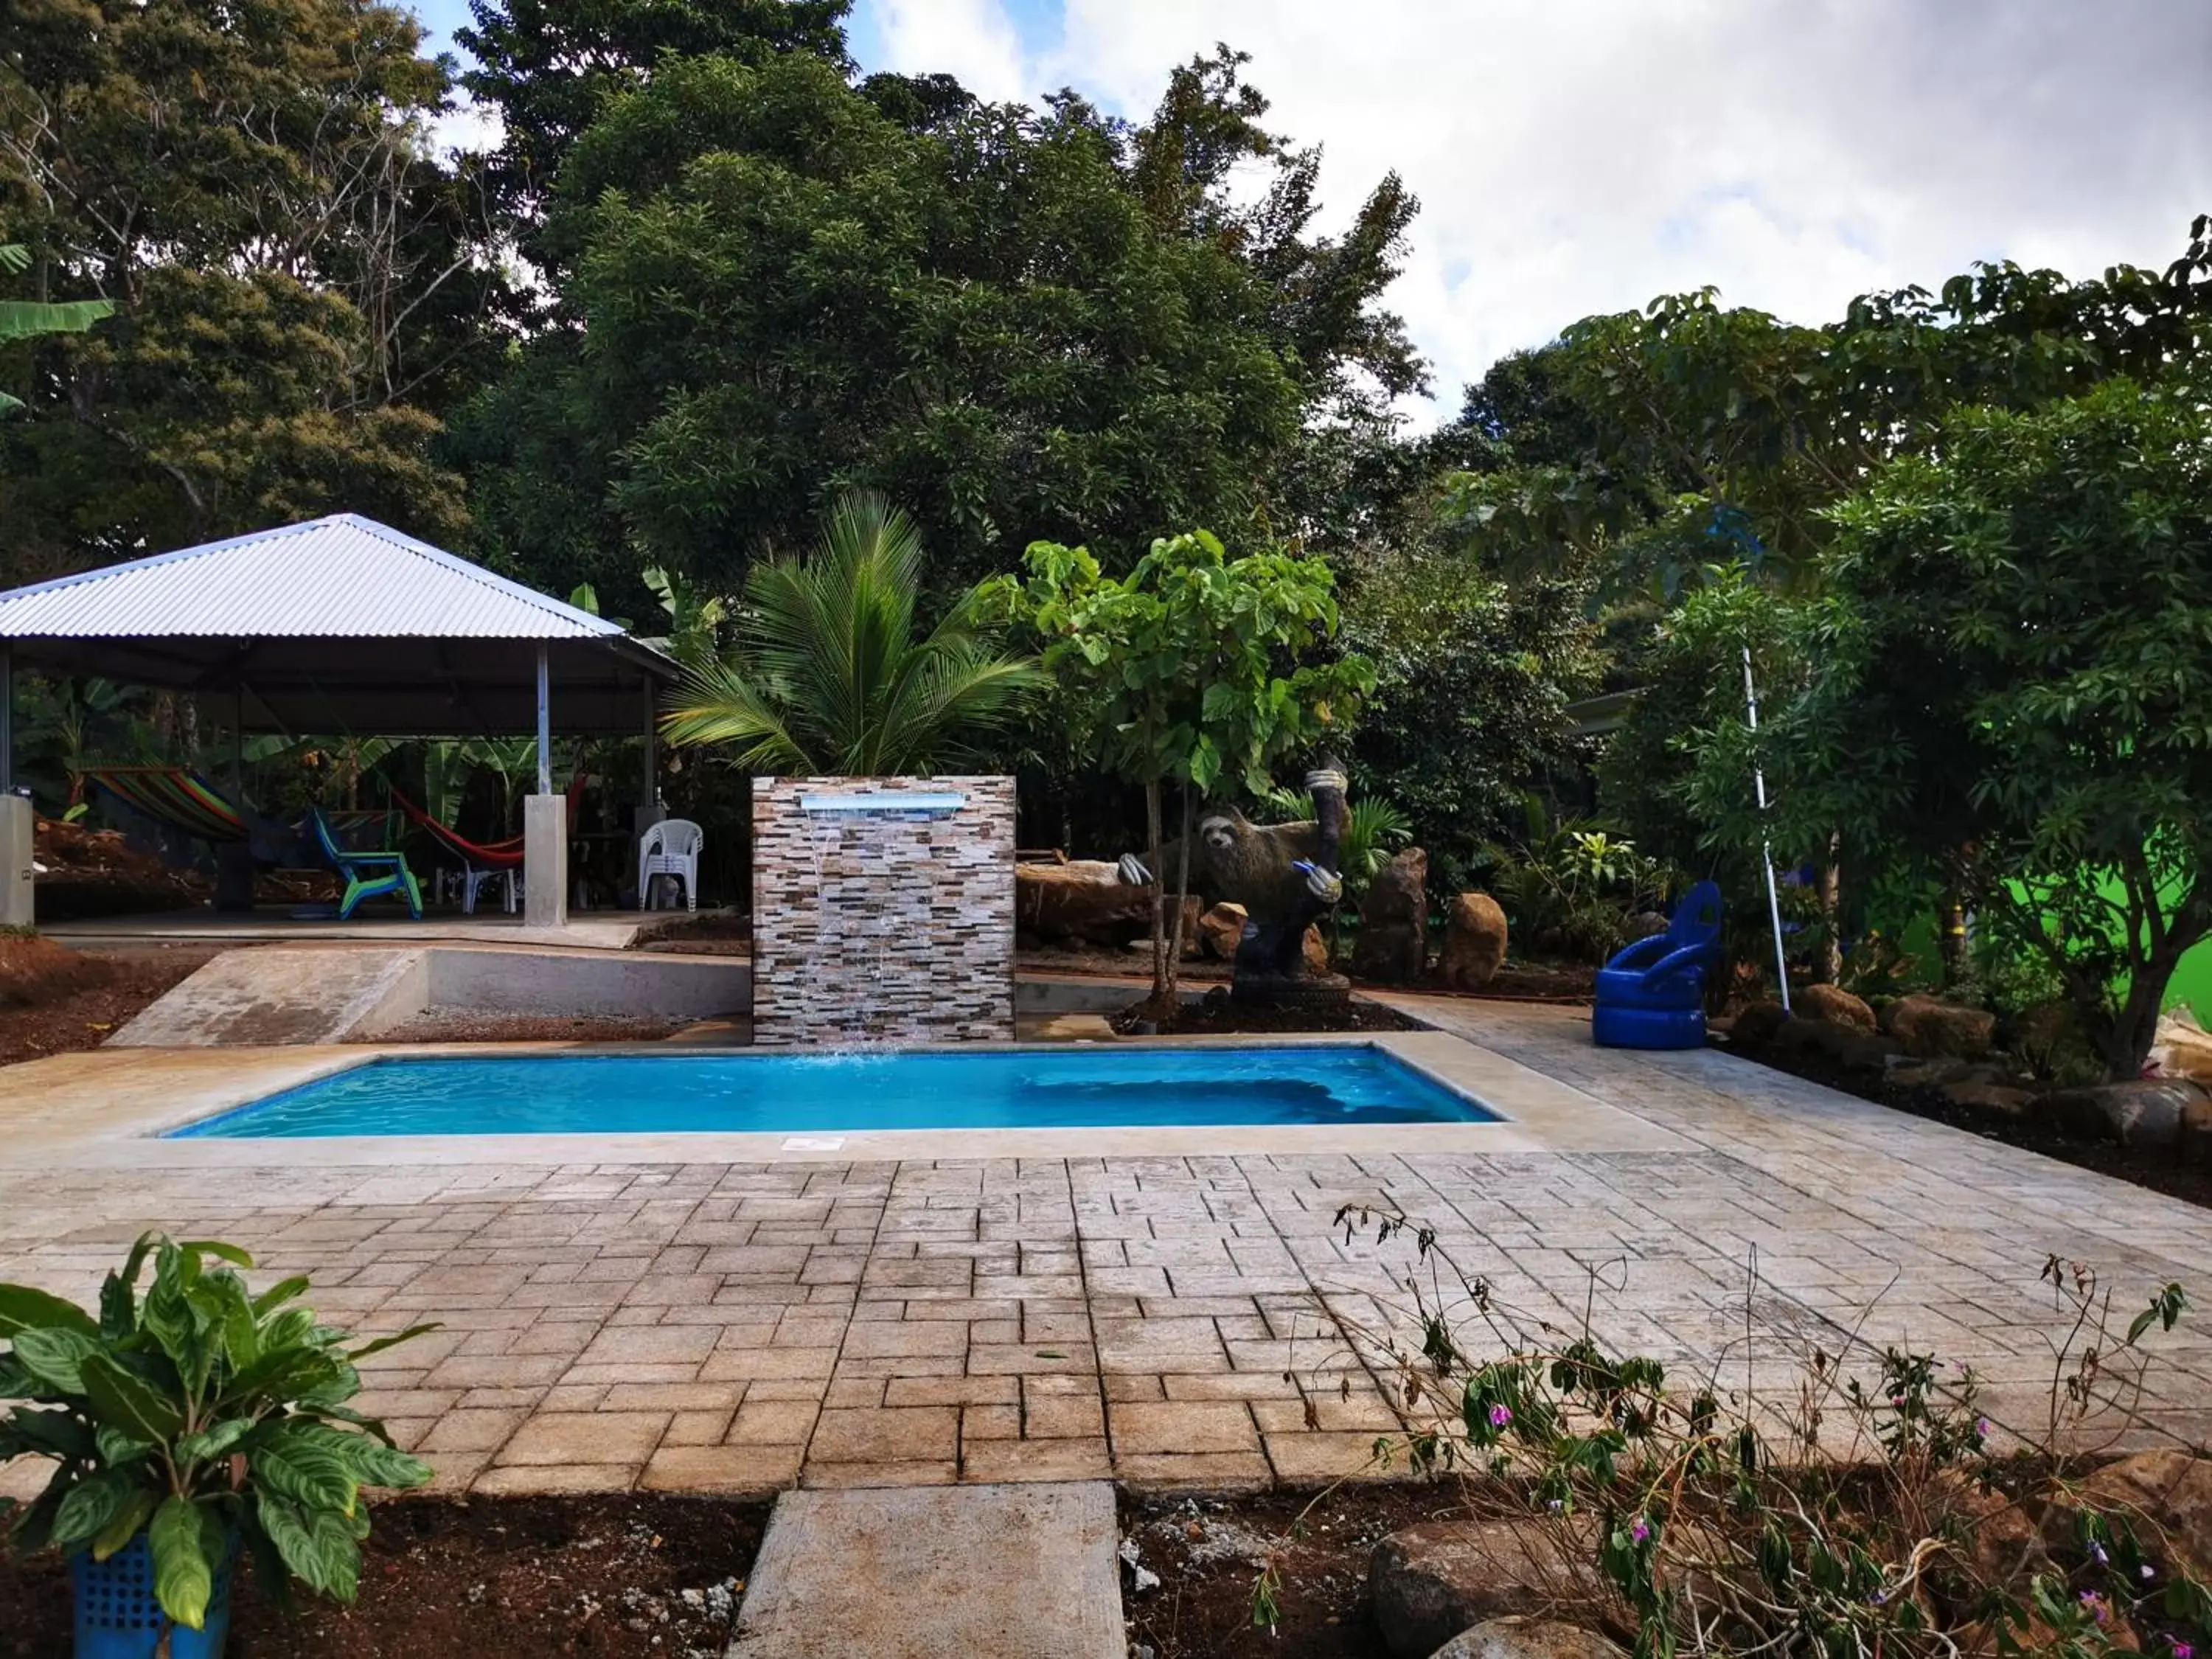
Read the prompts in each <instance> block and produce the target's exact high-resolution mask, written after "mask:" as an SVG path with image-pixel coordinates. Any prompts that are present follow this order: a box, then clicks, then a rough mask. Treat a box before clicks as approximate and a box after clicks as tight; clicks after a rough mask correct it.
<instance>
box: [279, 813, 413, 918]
mask: <svg viewBox="0 0 2212 1659" xmlns="http://www.w3.org/2000/svg"><path fill="white" fill-rule="evenodd" d="M307 823H308V825H309V827H310V828H311V829H313V831H314V836H315V844H316V845H317V846H318V847H319V848H322V853H323V856H324V857H325V858H326V859H328V860H330V865H331V869H333V870H335V871H337V872H338V879H339V880H341V881H343V882H344V883H345V892H344V894H343V896H341V897H340V898H339V900H338V920H339V921H350V920H351V919H352V916H353V913H354V910H355V908H356V906H358V905H359V904H360V903H361V902H362V900H363V899H373V898H383V897H386V896H392V897H394V898H402V899H404V900H406V901H407V913H408V915H411V916H412V917H414V919H415V920H416V921H422V889H421V888H420V887H418V886H417V885H416V883H415V872H413V871H412V870H410V869H409V868H408V867H407V855H406V854H404V853H356V852H354V851H353V850H352V849H350V848H345V847H341V846H339V845H338V838H337V836H336V835H334V834H333V833H331V824H330V820H329V819H328V818H325V817H324V816H323V811H322V808H320V807H319V806H311V807H309V808H308V809H307Z"/></svg>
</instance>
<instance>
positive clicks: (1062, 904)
mask: <svg viewBox="0 0 2212 1659" xmlns="http://www.w3.org/2000/svg"><path fill="white" fill-rule="evenodd" d="M1168 920H1169V921H1170V922H1173V921H1174V920H1175V918H1174V916H1172V915H1170V917H1169V918H1168ZM1014 925H1015V926H1016V927H1018V928H1019V929H1020V930H1021V931H1022V932H1023V933H1034V934H1036V936H1037V937H1038V938H1040V939H1052V940H1072V941H1074V942H1076V943H1079V944H1085V945H1127V944H1128V943H1129V942H1130V941H1131V940H1133V939H1144V938H1149V937H1150V936H1151V934H1152V889H1151V888H1150V887H1149V886H1141V887H1140V886H1133V885H1131V884H1128V883H1127V882H1124V881H1122V880H1121V878H1119V877H1118V876H1117V875H1116V874H1115V866H1112V865H1110V864H1108V863H1105V862H1103V860H1085V859H1079V860H1073V861H1072V862H1070V863H1066V864H1036V863H1033V864H1018V865H1016V866H1014Z"/></svg>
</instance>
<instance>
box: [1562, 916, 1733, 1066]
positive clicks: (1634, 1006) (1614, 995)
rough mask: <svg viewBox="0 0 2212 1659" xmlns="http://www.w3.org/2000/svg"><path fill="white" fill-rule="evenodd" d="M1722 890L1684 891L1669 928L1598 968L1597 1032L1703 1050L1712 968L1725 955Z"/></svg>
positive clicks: (1607, 1041) (1626, 1042)
mask: <svg viewBox="0 0 2212 1659" xmlns="http://www.w3.org/2000/svg"><path fill="white" fill-rule="evenodd" d="M1720 937H1721V890H1720V888H1719V887H1718V886H1717V885H1716V884H1714V883H1712V882H1710V881H1701V882H1699V884H1697V885H1696V886H1695V887H1692V889H1690V890H1689V891H1688V892H1686V893H1685V894H1683V895H1682V902H1680V904H1678V905H1676V906H1675V907H1674V921H1673V922H1672V923H1671V924H1669V926H1668V929H1667V931H1666V932H1665V933H1656V934H1654V935H1653V936H1652V937H1651V938H1650V939H1638V940H1637V941H1636V943H1635V944H1633V945H1630V946H1628V947H1627V949H1626V950H1624V951H1620V953H1619V954H1618V955H1616V956H1615V957H1613V960H1612V961H1611V962H1608V963H1606V965H1605V966H1604V967H1602V968H1601V969H1598V975H1597V1004H1596V1006H1595V1007H1594V1008H1592V1009H1591V1010H1590V1035H1591V1036H1593V1037H1595V1039H1596V1040H1597V1042H1599V1043H1600V1044H1601V1046H1602V1047H1605V1048H1703V1047H1704V1046H1705V969H1706V968H1707V967H1709V966H1710V965H1711V963H1712V962H1713V960H1714V958H1715V957H1717V956H1718V954H1719V950H1720Z"/></svg>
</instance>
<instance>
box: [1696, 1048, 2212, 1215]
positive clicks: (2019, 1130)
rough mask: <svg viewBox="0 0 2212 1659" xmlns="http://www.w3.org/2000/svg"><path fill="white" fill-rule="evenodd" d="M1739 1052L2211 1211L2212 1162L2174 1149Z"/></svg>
mask: <svg viewBox="0 0 2212 1659" xmlns="http://www.w3.org/2000/svg"><path fill="white" fill-rule="evenodd" d="M1739 1057H1740V1058H1741V1059H1745V1060H1756V1061H1758V1062H1759V1064H1761V1065H1763V1066H1772V1067H1773V1068H1774V1069H1775V1070H1776V1071H1778V1072H1787V1073H1790V1075H1791V1076H1792V1077H1802V1078H1803V1079H1806V1080H1807V1081H1808V1082H1810V1083H1819V1084H1823V1085H1826V1086H1827V1087H1828V1088H1831V1089H1834V1090H1836V1091H1838V1092H1839V1093H1842V1094H1847V1095H1857V1097H1859V1098H1860V1099H1861V1100H1870V1101H1873V1102H1874V1103H1875V1104H1876V1105H1880V1106H1887V1107H1891V1108H1893V1109H1895V1110H1898V1111H1900V1112H1910V1113H1911V1114H1912V1115H1914V1116H1915V1117H1924V1118H1929V1119H1932V1120H1933V1121H1936V1122H1937V1123H1947V1124H1948V1125H1950V1126H1951V1127H1953V1128H1954V1129H1964V1130H1966V1132H1967V1133H1970V1134H1978V1135H1980V1136H1981V1137H1982V1138H1983V1139H1985V1140H1996V1141H2002V1143H2004V1145H2006V1146H2018V1147H2020V1148H2021V1149H2022V1150H2023V1151H2025V1152H2040V1153H2042V1154H2043V1155H2044V1156H2045V1158H2057V1160H2058V1161H2059V1162H2060V1163H2062V1164H2074V1165H2075V1167H2077V1168H2079V1169H2083V1170H2095V1171H2096V1172H2097V1173H2098V1174H2099V1175H2108V1176H2112V1177H2114V1178H2115V1179H2116V1180H2119V1181H2126V1182H2133V1183H2134V1184H2135V1185H2136V1186H2138V1187H2147V1188H2149V1189H2150V1190H2151V1191H2153V1192H2154V1193H2164V1194H2166V1196H2167V1197H2168V1198H2178V1199H2180V1200H2183V1201H2184V1202H2185V1203H2189V1204H2194V1205H2197V1206H2200V1207H2201V1208H2204V1209H2212V1165H2204V1164H2184V1163H2183V1162H2181V1161H2180V1159H2179V1158H2176V1157H2175V1156H2174V1155H2173V1153H2172V1151H2171V1150H2170V1149H2160V1148H2152V1147H2130V1146H2121V1145H2120V1144H2119V1143H2118V1142H2117V1141H2111V1140H2089V1139H2081V1138H2078V1137H2075V1136H2073V1135H2068V1134H2062V1133H2059V1131H2058V1130H2057V1127H2055V1126H2053V1125H2051V1123H2050V1122H2048V1121H2041V1120H2034V1121H2031V1120H2026V1119H2021V1118H2016V1117H2008V1116H2007V1115H2005V1114H2003V1113H2002V1112H1991V1111H1984V1110H1981V1109H1978V1108H1974V1107H1970V1106H1960V1105H1957V1104H1954V1103H1953V1102H1951V1101H1949V1100H1948V1099H1946V1098H1945V1097H1944V1096H1943V1094H1942V1091H1939V1090H1936V1089H1929V1088H1918V1089H1908V1088H1904V1087H1901V1086H1899V1085H1897V1084H1894V1083H1892V1082H1890V1081H1888V1080H1887V1079H1881V1078H1875V1077H1873V1076H1871V1075H1870V1074H1869V1073H1866V1072H1863V1071H1857V1070H1854V1069H1852V1068H1851V1067H1850V1066H1840V1065H1838V1064H1835V1063H1834V1062H1832V1061H1830V1060H1826V1059H1824V1058H1823V1057H1821V1056H1819V1055H1814V1054H1805V1055H1793V1056H1791V1059H1790V1064H1788V1065H1784V1064H1783V1063H1782V1062H1781V1060H1779V1059H1778V1058H1777V1057H1776V1056H1773V1055H1771V1054H1748V1053H1741V1051H1739Z"/></svg>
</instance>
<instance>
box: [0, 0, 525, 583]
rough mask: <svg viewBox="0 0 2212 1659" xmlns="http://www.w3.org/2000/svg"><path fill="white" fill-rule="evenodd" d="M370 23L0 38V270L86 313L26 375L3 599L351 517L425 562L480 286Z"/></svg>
mask: <svg viewBox="0 0 2212 1659" xmlns="http://www.w3.org/2000/svg"><path fill="white" fill-rule="evenodd" d="M421 33H422V32H421V29H420V27H418V26H417V25H416V23H415V21H413V19H412V18H411V17H410V16H409V15H407V14H406V13H405V12H404V11H402V10H400V9H398V8H396V7H392V6H387V5H380V4H374V3H369V0H265V3H256V4H253V5H250V6H245V7H230V6H222V5H217V4H215V3H212V0H143V3H141V0H28V3H25V4H22V5H19V6H17V7H15V9H14V10H13V11H12V12H11V13H10V15H9V27H8V28H7V30H6V32H5V33H4V36H0V240H9V241H13V242H19V243H21V244H23V245H24V246H27V247H28V248H29V249H30V250H31V252H32V256H33V265H32V268H31V270H30V271H29V273H27V280H28V281H29V282H30V283H31V284H32V285H33V289H35V290H36V291H37V292H39V293H40V294H42V295H51V294H71V295H98V296H100V297H101V298H103V299H104V300H106V301H108V302H110V303H112V305H113V306H114V307H115V316H114V320H113V322H112V324H111V325H109V326H107V327H106V328H103V329H100V330H99V331H96V332H94V333H93V334H91V335H88V336H84V337H78V338H73V339H69V340H64V341H60V342H54V341H46V342H40V343H36V344H35V345H33V346H32V347H29V348H18V350H27V353H28V356H27V360H26V359H21V358H19V359H17V361H18V362H27V367H26V368H25V369H24V371H23V372H24V373H26V374H28V375H29V377H30V378H31V380H32V381H33V384H34V385H35V386H36V387H37V389H38V390H39V391H40V392H42V393H44V394H46V395H44V396H41V397H40V398H37V399H35V400H34V401H35V404H36V413H35V415H34V416H33V418H30V419H27V420H23V421H18V422H14V423H12V425H11V427H10V428H9V430H8V431H7V432H6V434H5V435H4V437H0V446H4V447H0V520H4V522H5V524H6V526H7V530H6V532H5V534H6V546H5V549H4V557H5V560H6V562H7V567H8V568H7V570H6V572H5V574H7V575H8V576H9V577H10V578H15V579H20V578H23V577H27V576H33V575H38V574H48V573H50V572H51V571H52V570H54V569H58V568H76V567H80V566H82V565H86V564H92V563H97V562H101V561H103V560H106V559H110V558H113V557H117V556H123V555H125V554H130V553H137V552H143V551H144V550H146V549H148V548H149V547H151V548H160V547H165V546H172V545H175V544H178V543H180V542H184V541H189V540H195V539H201V538H208V537H212V536H217V535H222V534H225V533H229V532H237V531H240V530H246V529H251V528H258V527H259V526H262V525H264V524H267V523H269V522H270V521H272V520H276V519H279V518H283V517H295V516H302V515H305V514H307V513H314V512H320V511H328V510H331V509H332V508H334V507H352V508H356V509H357V510H361V511H364V512H368V513H375V514H377V515H378V516H380V517H386V518H390V519H392V520H395V521H397V522H399V523H401V524H403V525H404V526H407V527H409V528H411V529H415V530H419V531H422V532H426V533H428V534H431V535H433V536H447V535H451V534H453V533H454V532H456V531H457V530H458V528H459V525H460V522H461V520H462V512H461V505H460V485H459V479H458V478H456V477H453V476H452V475H451V474H449V473H446V472H444V471H441V470H440V469H439V468H437V467H436V466H435V465H432V464H431V462H430V461H429V459H428V453H427V446H428V440H429V438H430V436H431V435H432V434H433V433H434V432H435V428H436V415H437V410H438V408H439V406H440V405H441V404H442V403H443V402H444V401H446V400H447V399H449V398H453V397H454V396H457V395H459V391H460V390H461V389H463V388H464V387H465V386H469V385H471V384H472V383H473V376H472V374H471V370H470V365H471V363H472V362H481V361H483V358H484V356H485V355H486V354H487V352H488V349H489V343H490V342H489V337H488V334H487V317H488V306H489V298H488V296H489V294H490V292H491V290H493V289H495V288H496V286H497V284H498V283H499V282H500V280H501V278H500V275H499V272H498V270H497V267H496V264H495V261H494V260H493V258H491V256H490V253H489V244H488V241H487V240H486V230H487V227H486V222H485V221H484V219H483V215H482V214H481V213H480V212H477V211H476V210H475V204H474V203H473V201H472V197H471V190H470V188H469V181H468V179H466V178H465V176H464V175H462V174H460V173H455V172H453V171H452V170H450V169H448V168H447V167H443V166H441V164H440V163H439V162H438V161H436V160H435V158H434V157H433V156H432V155H431V154H430V147H429V143H428V122H429V121H430V119H431V118H433V117H435V115H436V114H437V113H438V112H440V111H441V109H442V108H443V107H444V106H445V99H446V92H447V84H446V76H445V71H444V70H443V69H442V68H441V65H440V64H438V63H437V62H435V61H434V60H432V59H429V58H424V57H423V56H422V54H421V52H420V50H419V47H420V43H421Z"/></svg>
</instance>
